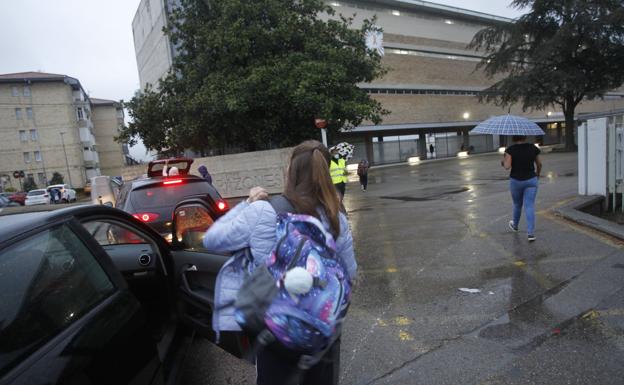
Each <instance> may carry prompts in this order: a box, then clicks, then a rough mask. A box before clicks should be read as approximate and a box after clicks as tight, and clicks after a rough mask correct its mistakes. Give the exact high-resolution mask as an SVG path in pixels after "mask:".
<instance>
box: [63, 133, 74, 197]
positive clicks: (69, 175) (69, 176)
mask: <svg viewBox="0 0 624 385" xmlns="http://www.w3.org/2000/svg"><path fill="white" fill-rule="evenodd" d="M60 134H61V144H62V145H63V153H64V154H65V166H66V167H67V177H68V178H69V185H70V186H71V187H74V184H73V183H72V180H71V173H70V172H69V162H68V161H67V150H65V139H63V135H65V132H61V133H60Z"/></svg>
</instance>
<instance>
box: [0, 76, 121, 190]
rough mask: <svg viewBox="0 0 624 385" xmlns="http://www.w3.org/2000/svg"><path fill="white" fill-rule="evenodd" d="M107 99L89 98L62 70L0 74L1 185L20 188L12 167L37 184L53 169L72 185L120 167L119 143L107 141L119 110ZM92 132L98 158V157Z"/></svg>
mask: <svg viewBox="0 0 624 385" xmlns="http://www.w3.org/2000/svg"><path fill="white" fill-rule="evenodd" d="M96 100H97V101H99V100H98V99H96ZM108 102H109V101H106V103H104V105H102V104H98V103H93V102H92V100H91V99H90V98H89V97H88V95H87V94H86V92H85V91H84V89H83V87H82V85H81V84H80V81H78V79H76V78H73V77H70V76H67V75H59V74H49V73H42V72H21V73H14V74H3V75H0V138H1V140H0V177H2V179H3V180H4V181H5V182H4V186H5V187H7V186H12V187H14V188H20V183H21V182H23V181H20V180H19V179H16V178H14V176H13V173H14V172H15V171H23V172H24V173H25V175H26V177H32V178H33V180H34V181H35V183H36V184H37V185H38V186H40V187H41V186H45V185H47V184H48V181H49V180H50V178H51V177H52V174H53V173H54V172H58V173H60V174H61V175H63V177H64V180H65V182H66V183H70V184H71V185H72V186H73V187H75V188H82V187H84V185H85V183H86V182H87V181H88V180H89V178H91V177H93V176H96V175H101V169H102V168H104V169H105V170H115V169H117V170H119V171H120V167H121V164H123V159H124V155H123V148H122V146H120V145H116V146H115V145H113V144H111V142H112V136H113V134H112V131H113V130H117V129H118V127H119V124H120V123H121V122H122V121H123V111H122V110H121V106H119V105H118V104H115V103H113V104H111V105H109V103H108ZM94 121H95V122H97V123H98V126H97V127H96V126H95V125H94ZM98 137H99V140H101V142H102V146H103V151H104V154H105V158H104V159H100V155H99V148H98V145H97V139H96V138H98ZM120 159H121V160H120ZM120 174H121V172H117V173H115V174H113V175H120Z"/></svg>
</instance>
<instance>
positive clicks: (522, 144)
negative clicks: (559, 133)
mask: <svg viewBox="0 0 624 385" xmlns="http://www.w3.org/2000/svg"><path fill="white" fill-rule="evenodd" d="M511 140H512V142H513V144H512V145H511V146H509V147H507V148H506V149H505V154H504V158H503V160H502V161H501V165H502V166H503V167H504V168H505V170H511V172H510V173H509V190H510V191H511V198H512V200H513V219H512V220H510V221H509V228H510V229H511V230H512V231H514V232H517V231H518V223H519V222H520V215H521V213H522V207H523V206H524V214H525V215H526V220H527V234H528V235H527V238H528V240H529V242H533V241H535V197H536V196H537V186H538V180H539V177H540V173H541V172H542V161H541V159H540V157H539V154H540V150H539V148H537V147H535V145H534V144H532V143H527V142H526V136H523V135H514V136H513V137H512V139H511Z"/></svg>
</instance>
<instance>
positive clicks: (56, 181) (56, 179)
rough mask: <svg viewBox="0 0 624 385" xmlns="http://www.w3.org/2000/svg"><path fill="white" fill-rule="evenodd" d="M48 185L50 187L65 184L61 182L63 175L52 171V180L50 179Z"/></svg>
mask: <svg viewBox="0 0 624 385" xmlns="http://www.w3.org/2000/svg"><path fill="white" fill-rule="evenodd" d="M49 183H50V184H51V185H52V184H63V183H65V182H63V175H61V174H60V173H59V172H57V171H54V173H52V179H50V182H49Z"/></svg>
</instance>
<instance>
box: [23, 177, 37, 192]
mask: <svg viewBox="0 0 624 385" xmlns="http://www.w3.org/2000/svg"><path fill="white" fill-rule="evenodd" d="M38 188H39V187H37V183H35V180H34V179H33V178H25V179H24V191H26V192H29V191H30V190H36V189H38Z"/></svg>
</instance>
